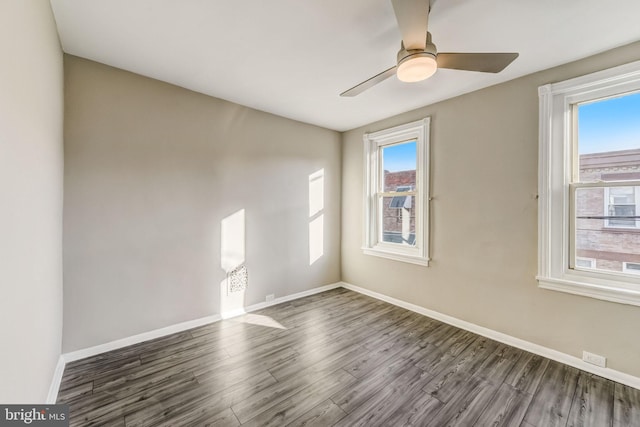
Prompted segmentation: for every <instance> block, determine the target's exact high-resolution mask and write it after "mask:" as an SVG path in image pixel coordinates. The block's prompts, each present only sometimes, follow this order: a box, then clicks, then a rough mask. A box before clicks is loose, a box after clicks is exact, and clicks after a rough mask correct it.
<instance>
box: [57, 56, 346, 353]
mask: <svg viewBox="0 0 640 427" xmlns="http://www.w3.org/2000/svg"><path fill="white" fill-rule="evenodd" d="M211 78H215V76H211ZM65 106H66V114H65V199H64V209H65V217H64V255H65V256H64V276H65V290H64V301H65V311H64V339H63V350H64V351H65V352H68V351H73V350H77V349H81V348H86V347H89V346H92V345H97V344H102V343H105V342H109V341H112V340H115V339H119V338H123V337H128V336H131V335H134V334H138V333H142V332H146V331H150V330H153V329H157V328H161V327H165V326H169V325H173V324H176V323H179V322H184V321H188V320H192V319H198V318H201V317H205V316H209V315H214V314H218V313H220V304H221V298H220V283H221V281H223V280H224V278H225V277H226V276H225V272H224V271H223V269H222V268H221V222H222V221H223V219H225V218H226V217H228V216H230V215H232V214H234V213H235V212H237V211H239V210H241V209H244V210H245V218H246V220H245V225H246V227H245V230H246V257H245V258H246V266H247V268H248V272H249V287H248V288H247V291H246V294H245V297H244V301H242V302H243V304H244V305H245V306H246V305H251V304H256V303H259V302H264V301H265V297H266V295H268V294H274V295H275V297H276V298H277V297H281V296H285V295H290V294H293V293H296V292H301V291H305V290H308V289H311V288H314V287H317V286H320V285H324V284H328V283H333V282H336V281H339V280H340V242H339V238H340V190H341V189H340V173H341V162H340V157H341V147H340V134H338V133H337V132H333V131H329V130H326V129H321V128H318V127H314V126H310V125H306V124H302V123H299V122H294V121H291V120H287V119H284V118H280V117H277V116H273V115H270V114H266V113H263V112H259V111H255V110H252V109H249V108H246V107H242V106H239V105H236V104H232V103H229V102H226V101H222V100H219V99H215V98H211V97H208V96H205V95H201V94H197V93H194V92H190V91H188V90H185V89H182V88H178V87H175V86H171V85H168V84H165V83H161V82H159V81H156V80H152V79H149V78H145V77H142V76H139V75H134V74H131V73H128V72H124V71H121V70H117V69H114V68H110V67H107V66H104V65H101V64H98V63H95V62H91V61H87V60H83V59H79V58H76V57H73V56H65ZM320 169H324V171H325V178H324V207H323V212H321V213H320V214H322V215H323V219H324V234H323V242H321V243H322V252H323V255H322V256H321V257H320V258H319V259H318V260H317V261H315V262H314V263H313V264H312V265H310V259H309V223H310V216H309V175H311V174H313V173H314V172H316V171H318V170H320ZM314 218H315V217H314Z"/></svg>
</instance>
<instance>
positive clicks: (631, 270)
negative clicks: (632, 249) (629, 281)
mask: <svg viewBox="0 0 640 427" xmlns="http://www.w3.org/2000/svg"><path fill="white" fill-rule="evenodd" d="M629 264H633V265H640V263H638V262H623V263H622V271H624V272H625V273H627V274H636V275H640V270H637V269H635V268H629Z"/></svg>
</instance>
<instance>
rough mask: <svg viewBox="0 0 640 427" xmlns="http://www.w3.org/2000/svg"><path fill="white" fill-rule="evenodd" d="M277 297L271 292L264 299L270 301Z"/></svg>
mask: <svg viewBox="0 0 640 427" xmlns="http://www.w3.org/2000/svg"><path fill="white" fill-rule="evenodd" d="M275 298H276V296H275V295H274V294H269V295H267V296H266V298H265V299H264V300H265V301H266V302H269V301H273V300H274V299H275Z"/></svg>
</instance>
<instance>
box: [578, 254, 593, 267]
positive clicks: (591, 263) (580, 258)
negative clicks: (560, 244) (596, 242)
mask: <svg viewBox="0 0 640 427" xmlns="http://www.w3.org/2000/svg"><path fill="white" fill-rule="evenodd" d="M578 261H582V262H588V263H589V266H588V267H587V266H583V265H577V262H578ZM576 268H588V269H593V268H596V260H595V259H593V258H584V257H577V258H576Z"/></svg>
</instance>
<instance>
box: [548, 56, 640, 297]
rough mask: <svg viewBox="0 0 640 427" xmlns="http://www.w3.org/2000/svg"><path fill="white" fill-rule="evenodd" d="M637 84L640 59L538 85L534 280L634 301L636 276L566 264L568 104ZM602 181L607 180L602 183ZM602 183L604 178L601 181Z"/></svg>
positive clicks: (570, 170) (571, 150)
mask: <svg viewBox="0 0 640 427" xmlns="http://www.w3.org/2000/svg"><path fill="white" fill-rule="evenodd" d="M639 90H640V61H636V62H632V63H629V64H625V65H621V66H619V67H615V68H611V69H608V70H604V71H600V72H596V73H593V74H589V75H586V76H582V77H577V78H574V79H571V80H567V81H564V82H559V83H553V84H547V85H544V86H541V87H539V89H538V94H539V98H540V110H539V114H540V115H539V138H540V140H539V159H538V160H539V161H538V167H539V173H538V191H539V196H540V197H539V205H538V274H537V276H536V278H537V280H538V285H539V287H541V288H544V289H551V290H555V291H562V292H568V293H571V294H577V295H582V296H588V297H592V298H598V299H603V300H607V301H614V302H619V303H624V304H632V305H640V280H638V277H633V276H632V275H630V274H622V273H614V272H612V273H606V272H602V271H598V270H587V269H585V270H580V269H575V268H571V266H570V264H571V262H570V260H571V255H572V254H571V250H572V249H571V246H572V238H571V233H572V231H573V230H571V228H572V226H571V224H572V220H571V206H572V205H573V203H571V202H570V198H571V197H572V194H571V193H572V190H571V188H570V187H571V183H572V178H573V174H574V165H573V164H572V163H573V158H574V156H577V153H576V152H575V150H576V147H575V144H574V141H573V138H574V134H575V131H576V130H575V129H574V124H575V121H574V117H573V114H574V112H573V108H574V107H573V106H574V105H576V104H578V103H581V102H587V101H591V100H596V99H602V98H606V97H610V96H615V95H619V94H623V93H629V92H634V91H639ZM607 184H608V183H607ZM605 185H606V184H605Z"/></svg>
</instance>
